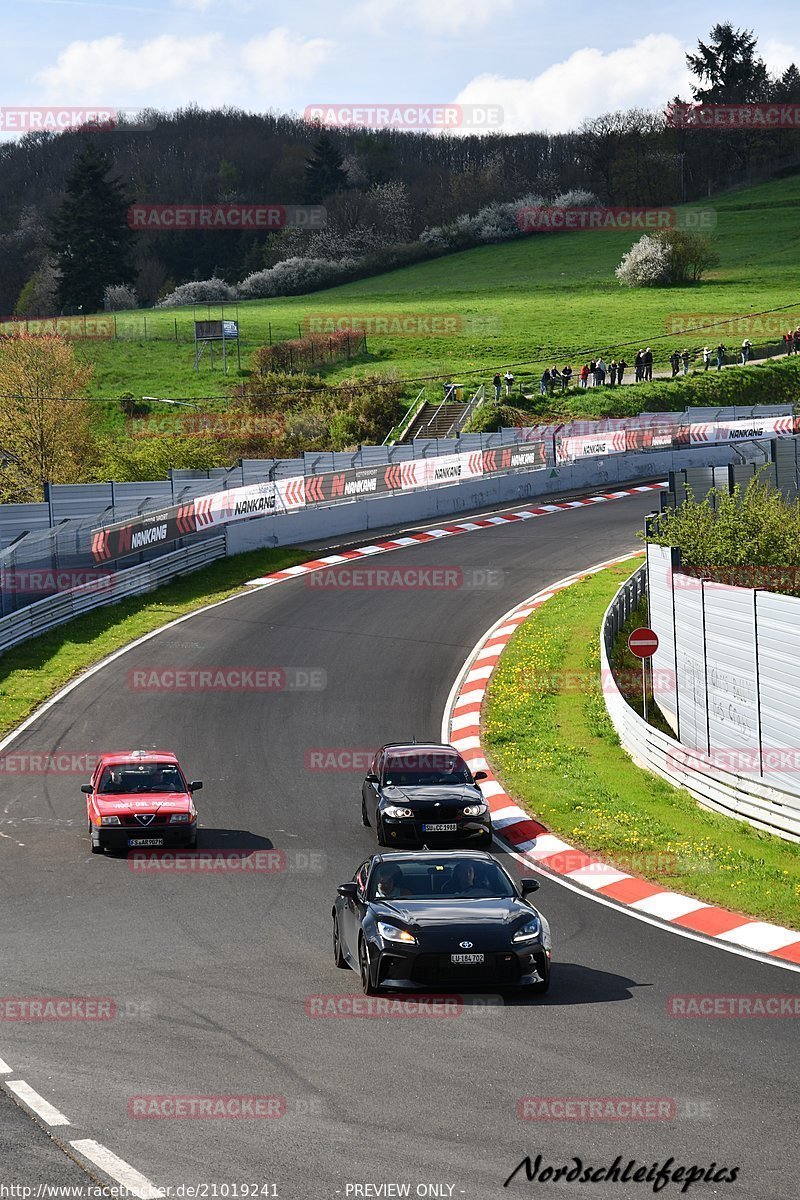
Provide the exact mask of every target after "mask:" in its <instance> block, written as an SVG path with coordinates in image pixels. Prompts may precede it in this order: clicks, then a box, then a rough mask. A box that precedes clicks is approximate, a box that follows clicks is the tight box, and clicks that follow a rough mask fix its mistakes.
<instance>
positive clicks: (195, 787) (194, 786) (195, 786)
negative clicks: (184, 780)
mask: <svg viewBox="0 0 800 1200" xmlns="http://www.w3.org/2000/svg"><path fill="white" fill-rule="evenodd" d="M202 786H203V781H202V779H195V780H193V781H192V782H191V783H190V784H189V791H190V792H199V791H200V788H201V787H202Z"/></svg>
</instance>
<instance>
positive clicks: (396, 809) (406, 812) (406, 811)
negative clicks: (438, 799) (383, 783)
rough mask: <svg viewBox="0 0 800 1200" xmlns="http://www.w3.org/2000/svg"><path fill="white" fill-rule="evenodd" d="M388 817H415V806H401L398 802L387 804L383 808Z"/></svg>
mask: <svg viewBox="0 0 800 1200" xmlns="http://www.w3.org/2000/svg"><path fill="white" fill-rule="evenodd" d="M383 811H384V815H385V816H387V817H413V815H414V810H413V808H400V806H399V805H398V804H387V805H386V808H385V809H384V810H383Z"/></svg>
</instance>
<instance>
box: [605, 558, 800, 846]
mask: <svg viewBox="0 0 800 1200" xmlns="http://www.w3.org/2000/svg"><path fill="white" fill-rule="evenodd" d="M646 572H647V568H646V566H645V565H642V566H641V567H639V568H638V570H637V571H636V572H635V573H634V575H633V576H632V577H631V579H629V580H628V581H626V583H624V584H623V585H622V587H621V588H620V589H619V591H618V592H617V594H616V595H615V597H614V599H613V600H612V601H611V604H610V605H609V606H608V608H607V609H606V612H605V615H604V617H603V624H602V627H601V636H600V669H601V673H602V675H601V677H602V679H603V680H604V684H603V696H604V699H605V703H606V708H607V710H608V715H609V716H610V718H611V721H612V724H613V725H614V728H615V730H616V731H617V735H618V737H619V740H620V743H621V744H622V747H623V749H624V750H626V751H627V752H628V754H630V756H631V758H632V759H633V760H634V762H636V763H637V764H638V765H639V766H641V767H644V768H645V769H646V770H648V771H651V772H652V773H653V774H654V775H658V776H660V777H661V778H662V779H665V780H666V781H667V782H668V783H671V784H672V785H673V786H674V787H682V788H686V790H687V791H688V792H690V793H691V795H692V796H694V798H695V800H697V801H698V802H699V803H700V804H701V805H703V806H704V807H705V808H710V809H712V810H713V811H714V812H718V813H723V814H725V815H726V816H730V817H736V818H737V819H738V820H741V821H747V822H748V823H749V824H750V825H753V826H755V827H756V828H757V829H763V830H766V831H767V832H769V833H774V834H777V835H778V836H779V837H782V838H786V839H787V840H788V841H800V807H798V797H797V794H796V793H790V792H783V791H780V790H779V789H778V788H774V787H768V786H767V785H765V784H761V783H757V782H756V781H755V780H754V779H752V778H748V777H746V776H743V775H738V774H736V773H734V772H732V771H725V770H722V769H721V768H720V767H719V766H717V765H712V764H710V763H709V764H705V763H703V762H702V759H701V756H700V755H698V754H696V753H694V752H692V751H689V752H687V748H686V747H685V746H683V745H682V744H681V743H680V742H679V741H677V740H676V739H675V738H673V737H670V736H669V735H668V734H665V733H662V732H661V731H660V730H658V729H654V728H653V727H652V726H651V725H649V724H648V723H647V722H646V721H645V720H644V719H643V718H642V717H640V716H639V714H638V713H637V712H635V711H634V709H632V708H631V706H630V705H629V704H628V702H627V701H626V699H625V697H624V696H623V695H622V692H621V691H620V690H619V688H618V687H617V684H616V682H615V680H614V677H613V674H612V671H611V664H610V651H611V648H612V647H613V645H614V640H615V637H616V635H617V634H618V632H619V630H620V629H621V628H622V626H623V624H624V623H625V620H626V619H627V617H626V615H625V614H626V613H627V616H630V613H631V612H632V611H633V608H634V607H635V605H636V604H637V603H638V601H639V599H640V598H641V596H642V595H644V594H645V591H646V587H647V573H646Z"/></svg>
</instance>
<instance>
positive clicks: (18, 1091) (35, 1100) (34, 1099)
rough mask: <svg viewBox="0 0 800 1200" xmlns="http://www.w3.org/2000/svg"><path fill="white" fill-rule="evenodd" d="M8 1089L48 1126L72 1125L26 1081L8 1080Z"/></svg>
mask: <svg viewBox="0 0 800 1200" xmlns="http://www.w3.org/2000/svg"><path fill="white" fill-rule="evenodd" d="M6 1087H7V1088H8V1089H9V1091H11V1092H13V1093H14V1095H15V1096H18V1097H19V1099H20V1100H21V1101H22V1103H23V1104H27V1106H28V1108H30V1109H32V1111H33V1112H35V1113H36V1115H37V1117H41V1119H42V1120H43V1121H44V1122H45V1123H46V1124H47V1125H69V1124H70V1122H69V1121H68V1120H67V1118H66V1117H65V1116H64V1114H63V1113H62V1112H59V1111H58V1109H57V1108H54V1107H53V1105H52V1104H51V1103H50V1101H49V1100H45V1098H44V1096H40V1095H39V1093H38V1092H35V1091H34V1090H33V1088H32V1087H31V1086H30V1084H28V1083H26V1082H25V1080H24V1079H8V1080H6Z"/></svg>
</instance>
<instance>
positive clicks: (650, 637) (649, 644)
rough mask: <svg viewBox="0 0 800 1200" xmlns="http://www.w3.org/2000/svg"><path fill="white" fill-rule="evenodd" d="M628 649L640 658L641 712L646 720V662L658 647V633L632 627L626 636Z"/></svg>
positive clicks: (645, 628)
mask: <svg viewBox="0 0 800 1200" xmlns="http://www.w3.org/2000/svg"><path fill="white" fill-rule="evenodd" d="M628 649H629V650H630V652H631V654H635V655H636V657H637V658H640V659H641V660H642V713H643V715H644V719H645V721H647V663H648V660H649V659H651V658H652V657H653V655H654V654H655V652H656V650H657V649H658V634H657V633H656V632H655V630H654V629H648V628H647V627H646V626H642V628H640V629H634V630H633V632H632V633H631V634H630V635H629V637H628Z"/></svg>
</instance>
